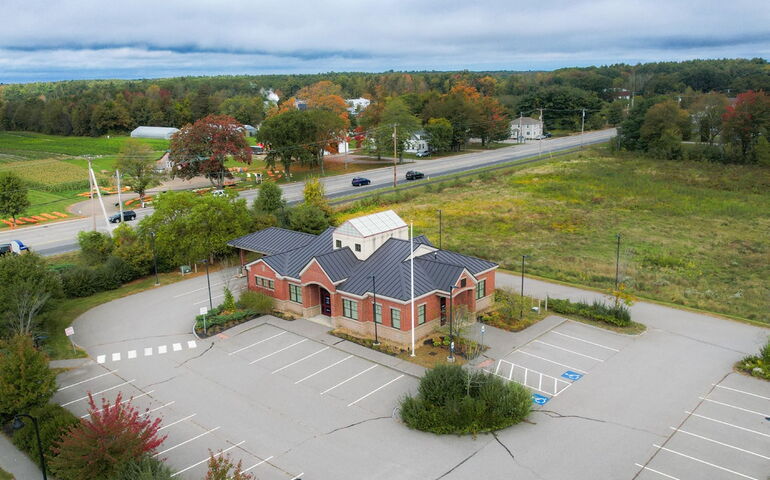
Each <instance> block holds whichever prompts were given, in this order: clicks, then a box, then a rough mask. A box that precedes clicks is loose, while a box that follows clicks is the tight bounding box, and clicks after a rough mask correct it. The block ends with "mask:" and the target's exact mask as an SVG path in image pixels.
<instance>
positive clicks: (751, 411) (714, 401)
mask: <svg viewBox="0 0 770 480" xmlns="http://www.w3.org/2000/svg"><path fill="white" fill-rule="evenodd" d="M698 398H700V399H701V400H703V401H704V402H711V403H716V404H717V405H724V406H725V407H730V408H734V409H736V410H741V411H743V412H747V413H754V414H756V415H762V416H763V417H770V414H768V413H760V412H755V411H754V410H749V409H746V408H741V407H736V406H735V405H730V404H729V403H722V402H717V401H716V400H711V399H708V398H703V397H698Z"/></svg>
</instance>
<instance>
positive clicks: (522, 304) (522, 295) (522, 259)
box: [519, 255, 527, 320]
mask: <svg viewBox="0 0 770 480" xmlns="http://www.w3.org/2000/svg"><path fill="white" fill-rule="evenodd" d="M525 258H527V255H522V256H521V311H520V312H519V320H521V319H523V318H524V259H525Z"/></svg>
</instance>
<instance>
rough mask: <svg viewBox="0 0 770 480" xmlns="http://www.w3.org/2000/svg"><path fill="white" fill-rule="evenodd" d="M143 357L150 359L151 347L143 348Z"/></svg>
mask: <svg viewBox="0 0 770 480" xmlns="http://www.w3.org/2000/svg"><path fill="white" fill-rule="evenodd" d="M144 356H145V357H151V356H152V347H145V348H144Z"/></svg>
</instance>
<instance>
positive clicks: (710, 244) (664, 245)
mask: <svg viewBox="0 0 770 480" xmlns="http://www.w3.org/2000/svg"><path fill="white" fill-rule="evenodd" d="M471 178H472V179H467V178H464V179H461V180H456V181H447V182H444V183H442V184H439V185H438V186H436V185H427V186H425V187H423V188H420V189H418V191H419V193H417V194H416V196H414V195H411V194H410V195H402V198H401V200H402V201H401V202H396V203H392V204H388V203H387V201H383V200H378V199H369V200H364V201H362V202H360V203H359V204H356V205H353V206H351V207H348V208H347V209H345V210H343V211H342V212H341V218H340V221H342V220H344V219H346V218H348V217H350V216H355V215H359V214H361V213H371V212H374V211H379V210H385V209H388V208H393V209H394V210H395V211H396V212H397V213H398V214H399V215H400V216H401V217H402V218H404V219H405V220H406V221H407V222H409V221H414V226H415V234H418V233H423V234H426V235H428V237H429V238H430V239H431V240H432V241H433V242H434V243H436V244H438V216H437V213H436V212H437V210H438V209H441V210H442V216H443V239H442V240H443V246H444V248H448V249H452V250H457V251H460V252H463V253H467V254H470V255H476V256H479V257H483V258H488V259H490V260H493V261H495V262H498V263H499V264H500V265H501V267H502V268H507V269H510V270H514V271H518V270H519V269H520V265H521V256H522V255H529V256H530V257H529V258H528V259H527V260H526V272H527V273H530V274H533V275H538V276H542V277H545V278H550V279H555V280H559V281H564V282H569V283H574V284H578V285H584V286H589V287H593V288H597V289H601V290H606V289H609V288H611V287H612V286H613V283H614V279H615V255H616V247H617V240H616V234H617V233H620V234H621V245H620V264H619V273H620V279H621V281H622V282H623V283H624V284H626V285H627V287H628V290H629V291H630V292H631V293H633V294H635V295H638V296H640V297H646V298H650V299H654V300H658V301H662V302H668V303H673V304H678V305H683V306H687V307H692V308H698V309H704V310H708V311H712V312H717V313H722V314H727V315H731V316H736V317H741V318H746V319H751V320H755V321H760V322H763V323H770V314H769V313H768V312H770V281H768V280H769V278H768V275H767V272H768V268H769V267H770V265H769V264H770V262H769V261H768V258H770V237H768V235H767V232H768V231H770V169H766V168H764V169H763V168H760V167H755V166H745V165H721V164H709V163H693V162H670V161H663V160H655V159H650V158H645V157H642V156H638V155H630V154H629V155H619V156H613V155H611V154H609V153H608V152H607V151H606V150H604V149H602V148H596V149H592V150H588V151H586V152H583V153H577V154H573V155H570V156H568V157H566V159H560V160H555V161H550V162H547V163H541V164H538V165H535V166H530V167H518V168H512V169H511V170H507V171H504V172H500V171H497V172H494V173H492V172H490V173H481V174H480V175H479V176H477V177H471ZM384 198H387V197H384Z"/></svg>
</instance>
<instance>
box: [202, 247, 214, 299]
mask: <svg viewBox="0 0 770 480" xmlns="http://www.w3.org/2000/svg"><path fill="white" fill-rule="evenodd" d="M203 263H204V264H205V265H206V285H207V286H208V289H209V311H211V310H214V302H212V301H211V278H210V277H209V259H208V258H206V259H204V260H203Z"/></svg>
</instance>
